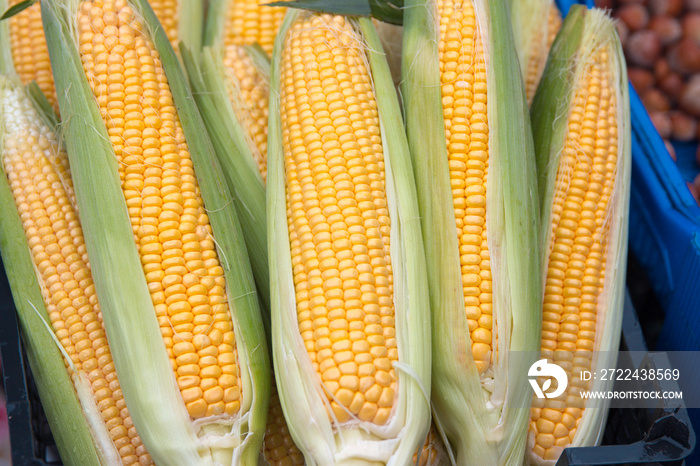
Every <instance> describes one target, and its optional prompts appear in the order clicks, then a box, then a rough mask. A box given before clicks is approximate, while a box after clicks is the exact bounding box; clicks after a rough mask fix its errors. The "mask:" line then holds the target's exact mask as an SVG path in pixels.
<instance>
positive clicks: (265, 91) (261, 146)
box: [224, 45, 270, 181]
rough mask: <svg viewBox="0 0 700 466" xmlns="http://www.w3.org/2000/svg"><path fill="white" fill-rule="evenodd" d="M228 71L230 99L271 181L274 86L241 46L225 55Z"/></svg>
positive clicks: (258, 162)
mask: <svg viewBox="0 0 700 466" xmlns="http://www.w3.org/2000/svg"><path fill="white" fill-rule="evenodd" d="M224 67H225V68H226V75H227V78H228V84H229V88H228V91H229V99H231V103H232V105H233V110H234V112H235V114H236V118H237V119H238V121H239V122H240V123H241V125H243V128H244V130H245V132H246V136H247V140H248V146H249V147H250V150H251V152H252V154H253V157H254V158H255V162H256V163H257V164H258V167H259V168H260V173H261V174H262V178H263V181H265V180H266V179H267V117H268V109H269V107H268V99H269V93H270V92H269V90H270V83H269V82H268V80H267V79H266V78H265V77H263V75H262V73H260V72H259V71H258V70H257V69H256V68H255V64H254V63H253V60H252V59H251V58H250V56H249V55H248V54H247V53H246V51H245V49H244V48H243V47H242V46H239V45H229V46H227V47H226V49H225V52H224Z"/></svg>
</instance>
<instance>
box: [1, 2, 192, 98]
mask: <svg viewBox="0 0 700 466" xmlns="http://www.w3.org/2000/svg"><path fill="white" fill-rule="evenodd" d="M21 1H22V0H0V12H5V10H7V8H9V7H12V6H15V5H17V4H18V3H20V2H21ZM149 3H150V4H151V7H152V8H153V10H154V11H155V13H156V15H157V16H158V19H159V20H160V22H161V24H162V25H163V27H164V29H165V31H166V33H167V35H168V39H170V41H171V42H172V43H173V46H176V45H177V43H178V41H179V40H181V36H182V40H185V41H186V42H187V43H188V45H190V46H192V47H194V46H199V44H200V43H201V39H200V38H199V36H201V31H202V25H201V23H202V20H201V17H202V15H203V11H202V10H203V4H202V3H201V2H199V1H198V0H151V1H150V2H149ZM181 14H185V15H186V16H187V17H188V18H189V21H185V22H182V24H181V22H180V20H179V19H180V16H181ZM197 18H200V19H197ZM8 39H9V43H10V48H11V60H12V65H13V68H14V72H16V73H17V74H18V75H19V77H20V79H21V80H22V83H23V84H25V85H26V84H29V83H30V82H31V81H36V83H37V85H38V86H39V88H40V89H41V90H42V92H43V93H44V95H46V98H47V99H48V100H49V103H51V104H52V105H54V104H55V103H56V90H55V88H54V83H53V75H52V74H51V64H50V62H49V51H48V48H47V46H46V38H45V36H44V29H43V26H42V23H41V10H40V7H39V4H34V5H32V6H30V7H29V8H27V9H25V10H24V11H21V12H20V13H18V14H16V15H14V16H12V17H11V18H10V19H9V37H8ZM193 40H194V42H193ZM4 72H6V73H9V72H10V71H9V70H8V71H4Z"/></svg>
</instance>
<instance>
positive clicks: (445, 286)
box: [401, 0, 542, 465]
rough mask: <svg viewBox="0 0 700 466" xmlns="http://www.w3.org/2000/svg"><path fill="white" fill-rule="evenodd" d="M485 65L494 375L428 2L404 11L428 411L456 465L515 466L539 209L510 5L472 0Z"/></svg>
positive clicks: (533, 329)
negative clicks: (476, 349) (464, 247)
mask: <svg viewBox="0 0 700 466" xmlns="http://www.w3.org/2000/svg"><path fill="white" fill-rule="evenodd" d="M474 3H475V10H476V14H477V20H478V24H479V25H480V28H481V31H482V34H483V36H482V37H483V39H484V42H483V43H484V48H485V51H486V54H487V55H486V56H487V92H488V95H489V97H488V109H487V111H488V119H489V122H488V123H489V146H490V150H489V153H490V155H489V156H490V158H489V174H488V187H487V200H486V202H487V219H486V221H487V231H489V237H488V242H489V250H490V258H491V270H492V276H493V313H494V314H493V315H494V327H495V332H496V333H497V335H498V341H497V348H496V350H497V354H494V358H493V363H492V368H493V371H492V374H489V373H488V371H487V373H486V374H485V375H484V376H483V377H480V376H479V374H478V371H477V369H476V365H475V363H474V360H473V356H472V354H471V339H470V334H469V329H468V325H467V319H466V315H465V309H464V295H463V291H462V274H461V268H460V263H459V252H458V251H459V249H458V241H457V236H456V235H455V234H454V233H453V232H454V231H456V224H455V218H454V206H453V201H452V192H451V188H450V181H449V172H448V163H447V149H446V143H445V127H444V123H443V121H444V119H443V111H442V101H441V85H440V76H439V68H438V66H439V65H438V39H439V35H438V34H439V33H438V12H437V8H436V4H435V2H433V1H426V0H411V1H407V2H406V6H405V9H404V42H403V63H402V75H403V83H402V87H401V90H402V97H403V100H404V104H405V113H406V123H407V134H408V142H409V145H410V148H411V156H412V158H413V163H414V169H415V173H416V182H417V187H418V200H419V206H420V215H421V220H422V227H423V237H424V238H426V243H425V245H426V257H427V263H428V277H429V285H430V299H431V308H432V328H433V354H434V358H433V373H432V380H433V385H432V388H433V396H432V402H433V413H434V416H435V417H436V418H437V420H438V422H439V424H440V426H441V427H442V429H444V432H445V434H446V437H447V440H448V445H447V448H449V449H450V450H451V451H452V453H453V454H454V458H455V460H456V463H457V464H459V465H467V464H493V465H496V464H520V463H521V462H522V459H523V457H524V455H525V447H526V445H525V444H526V436H527V426H528V423H529V416H530V404H531V396H532V392H531V390H529V389H528V382H527V370H528V368H529V366H530V365H531V364H532V363H533V362H534V361H535V360H536V357H537V354H538V350H539V344H540V319H541V302H542V290H541V284H540V281H539V280H538V277H539V276H540V260H539V254H537V253H535V252H536V251H538V250H539V249H538V248H539V246H538V244H539V243H538V240H539V228H540V227H539V210H538V203H537V188H536V181H537V180H536V178H535V159H534V149H533V143H532V134H531V130H530V122H529V118H528V111H527V103H526V101H525V93H524V89H523V83H522V79H521V75H520V68H519V63H518V58H517V53H516V50H515V45H514V43H513V36H512V32H511V25H510V17H509V12H508V2H487V1H485V0H477V1H476V2H474Z"/></svg>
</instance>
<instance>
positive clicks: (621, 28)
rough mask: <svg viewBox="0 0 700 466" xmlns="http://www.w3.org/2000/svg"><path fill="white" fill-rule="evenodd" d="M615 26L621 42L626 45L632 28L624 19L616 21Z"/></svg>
mask: <svg viewBox="0 0 700 466" xmlns="http://www.w3.org/2000/svg"><path fill="white" fill-rule="evenodd" d="M615 28H616V29H617V35H618V36H619V37H620V43H621V44H622V45H623V46H624V45H625V44H626V43H627V39H628V38H629V36H630V28H628V27H627V25H626V24H625V23H623V22H622V21H615Z"/></svg>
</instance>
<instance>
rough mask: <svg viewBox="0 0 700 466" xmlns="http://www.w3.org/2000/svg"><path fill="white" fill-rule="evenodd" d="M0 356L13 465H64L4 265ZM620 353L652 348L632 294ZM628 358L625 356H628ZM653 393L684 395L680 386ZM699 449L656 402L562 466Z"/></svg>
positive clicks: (631, 412) (676, 459) (617, 420)
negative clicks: (24, 345)
mask: <svg viewBox="0 0 700 466" xmlns="http://www.w3.org/2000/svg"><path fill="white" fill-rule="evenodd" d="M0 322H2V323H3V324H2V325H0V354H1V356H2V360H3V370H4V377H3V383H4V385H5V392H6V395H7V411H8V419H9V426H10V442H11V449H12V460H13V464H14V465H15V466H23V465H32V466H33V465H36V466H39V465H60V464H61V461H60V459H59V457H58V452H57V450H56V445H55V443H54V441H53V437H52V436H51V431H50V429H49V427H48V424H47V421H46V417H45V416H44V413H43V410H42V408H41V402H40V401H39V399H38V396H37V394H36V388H35V387H34V384H33V381H32V377H31V371H30V370H29V367H28V365H27V364H26V362H25V361H26V358H25V356H24V352H23V349H22V343H21V338H20V337H19V333H18V331H17V318H16V315H15V308H14V304H13V302H12V298H11V295H10V290H9V286H8V284H7V278H6V277H5V270H4V268H3V267H2V261H1V260H0ZM620 349H621V350H623V351H646V350H647V345H646V342H645V339H644V336H643V334H642V329H641V327H640V324H639V319H638V318H637V313H636V311H635V309H634V307H633V305H632V301H631V299H630V296H629V294H627V295H626V297H625V309H624V317H623V324H622V339H621V345H620ZM627 354H628V353H624V355H627ZM665 358H666V356H665V355H663V354H650V355H647V356H646V357H645V358H644V359H642V360H640V361H628V362H627V363H626V366H627V367H629V366H630V362H631V363H633V364H634V366H633V367H649V368H651V367H656V366H657V365H658V366H663V367H668V361H667V360H666V359H665ZM664 383H666V384H668V385H666V386H662V387H649V389H655V390H656V389H663V390H676V391H677V390H678V384H677V383H676V382H674V381H669V382H664ZM694 447H695V433H694V431H693V428H692V426H691V424H690V421H689V420H688V413H687V411H686V410H685V409H671V408H669V407H668V406H664V404H663V400H658V401H650V402H649V405H648V406H647V407H646V408H644V409H621V408H617V409H615V408H613V409H611V410H610V412H609V415H608V422H607V425H606V430H605V434H604V437H603V445H602V446H599V447H582V448H567V449H566V450H564V452H563V454H562V456H561V457H560V459H559V461H558V462H557V466H583V465H607V464H610V465H613V464H615V465H621V464H651V465H665V466H671V465H674V466H675V465H682V464H684V461H683V459H684V458H686V457H687V456H688V455H689V454H690V453H691V452H692V451H693V448H694Z"/></svg>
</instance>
